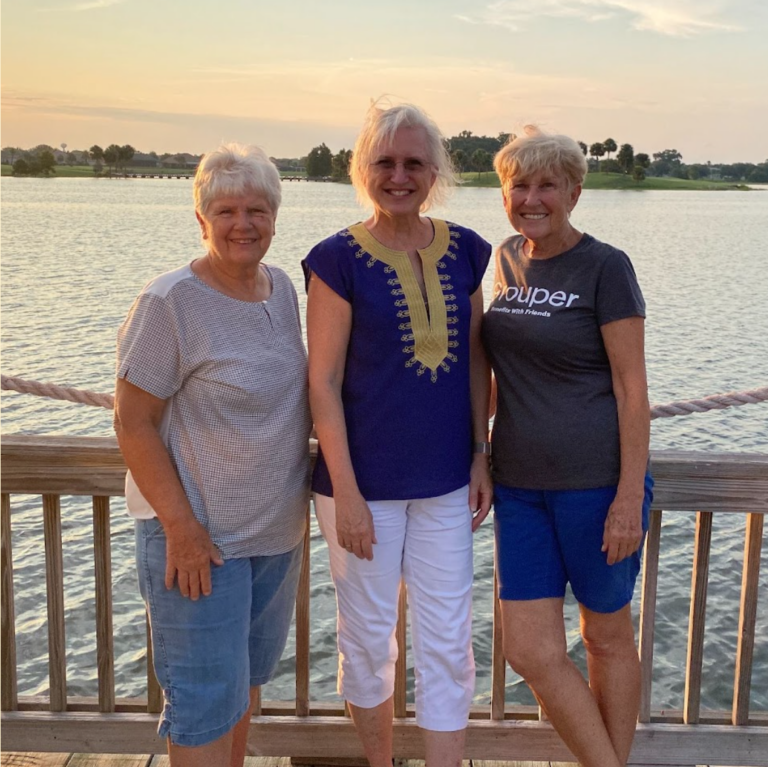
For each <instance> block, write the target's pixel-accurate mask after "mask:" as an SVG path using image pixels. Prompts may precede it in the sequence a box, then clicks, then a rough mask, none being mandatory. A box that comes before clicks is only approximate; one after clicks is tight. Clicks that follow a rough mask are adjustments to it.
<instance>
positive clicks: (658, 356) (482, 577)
mask: <svg viewBox="0 0 768 767" xmlns="http://www.w3.org/2000/svg"><path fill="white" fill-rule="evenodd" d="M0 191H2V255H3V259H2V355H3V372H4V373H5V374H6V375H16V376H20V377H23V378H29V379H34V380H39V381H46V382H56V383H60V384H64V385H70V386H76V387H78V388H84V389H92V390H95V391H104V392H107V391H112V389H113V380H112V379H113V371H114V340H115V332H116V329H117V327H118V325H119V324H120V322H121V321H122V319H123V317H124V316H125V314H126V312H127V311H128V308H129V307H130V305H131V302H132V301H133V299H134V297H135V296H136V294H137V293H138V291H139V290H140V289H141V287H142V286H143V285H144V284H145V283H146V282H147V280H149V279H150V278H151V277H153V276H155V275H157V274H159V273H161V272H163V271H166V270H169V269H172V268H175V267H176V266H179V265H180V264H182V263H185V262H187V261H189V260H191V259H192V258H194V257H196V256H198V255H200V254H201V252H202V248H201V244H200V240H199V234H198V227H197V224H196V222H195V218H194V213H193V209H192V195H191V182H189V181H185V180H163V181H159V180H139V179H137V180H95V179H55V180H43V179H14V178H3V179H2V185H1V187H0ZM283 194H284V202H283V206H282V209H281V212H280V215H279V217H278V221H277V236H276V237H275V239H274V241H273V244H272V247H271V249H270V252H269V254H268V256H267V259H266V260H267V261H268V262H270V263H274V264H277V265H279V266H281V267H282V268H283V269H285V270H286V271H287V272H288V274H289V275H290V276H291V277H292V278H293V280H294V282H295V284H296V286H297V288H298V289H299V296H300V299H299V300H300V302H301V303H302V309H303V305H304V297H303V291H302V289H301V286H302V276H301V267H300V260H301V258H302V257H303V256H304V255H305V254H306V252H307V251H308V250H309V248H310V247H311V246H312V245H314V244H315V243H316V242H317V241H318V240H320V239H322V238H323V237H326V236H327V235H329V234H331V233H333V232H335V231H337V230H338V229H341V228H342V227H344V226H346V225H348V224H350V223H352V222H354V221H357V220H359V219H360V218H361V217H363V214H362V212H361V211H360V209H359V208H358V207H357V205H356V203H355V199H354V193H353V190H352V189H351V187H348V186H342V185H335V184H306V183H286V184H285V185H284V190H283ZM434 213H435V215H437V216H442V217H445V218H449V219H450V220H453V221H456V222H457V223H460V224H463V225H465V226H469V227H471V228H473V229H475V230H476V231H478V232H479V233H480V234H482V235H483V236H484V237H485V238H486V239H487V240H489V241H490V242H492V243H494V244H498V243H499V242H500V241H501V240H502V239H504V238H505V237H507V236H508V235H509V234H510V227H509V224H508V222H507V220H506V217H505V215H504V211H503V209H502V206H501V199H500V192H499V190H494V189H461V190H458V191H457V193H456V194H455V195H454V197H453V198H452V200H451V202H450V204H449V205H448V206H447V207H446V208H445V209H442V210H437V211H434ZM573 221H574V223H575V225H576V226H577V227H578V228H580V229H583V230H585V231H587V232H589V233H590V234H592V235H594V236H596V237H598V238H600V239H603V240H606V241H608V242H610V243H612V244H613V245H616V246H617V247H620V248H622V249H623V250H625V251H626V252H627V253H629V254H630V257H631V258H632V261H633V263H634V265H635V268H636V271H637V274H638V277H639V279H640V283H641V285H642V287H643V290H644V293H645V297H646V301H647V305H648V322H647V358H648V376H649V386H650V394H651V401H652V402H654V403H663V402H669V401H672V400H678V399H690V398H694V397H701V396H705V395H708V394H715V393H718V392H726V391H733V390H745V389H752V388H757V387H760V386H765V385H767V384H768V311H767V310H766V307H767V306H768V277H766V267H765V263H764V261H765V258H766V253H768V194H766V193H764V192H757V191H755V192H619V191H616V192H611V191H587V192H584V193H583V195H582V198H581V201H580V202H579V205H578V207H577V208H576V210H575V211H574V214H573ZM484 284H485V286H486V289H487V290H486V296H488V295H489V294H490V288H491V284H492V270H489V272H488V274H487V276H486V280H485V283H484ZM2 416H3V433H6V434H8V433H17V432H24V433H35V434H67V435H93V436H105V435H110V434H111V433H112V430H111V414H110V412H108V411H106V410H103V409H101V408H93V407H86V406H84V405H74V404H70V403H59V402H55V401H52V400H47V399H41V398H37V397H32V396H28V395H19V394H15V393H8V392H3V394H2ZM767 423H768V406H766V405H757V406H747V407H743V408H739V409H731V410H727V411H722V412H710V413H707V414H703V415H691V416H687V417H684V418H674V419H663V420H657V421H655V422H654V423H653V429H652V438H651V442H652V447H653V448H656V449H663V448H674V449H681V450H700V451H710V452H711V451H727V452H738V451H750V452H761V453H766V452H768V428H767ZM113 504H114V508H115V514H114V519H113V528H112V545H113V553H112V562H113V592H114V607H115V618H114V635H115V654H116V665H117V669H116V672H117V694H118V695H119V696H132V695H140V694H142V690H143V689H144V681H143V680H144V617H143V607H142V605H141V603H140V600H139V598H138V592H137V586H136V579H135V574H134V564H133V559H132V546H133V541H132V523H131V522H130V521H129V520H128V519H127V517H125V516H123V515H122V514H121V510H122V508H123V507H122V500H121V499H115V500H114V502H113ZM63 509H64V513H63V537H64V567H65V573H66V582H65V596H66V628H67V663H68V669H69V692H70V694H82V695H94V694H95V693H96V689H97V688H96V657H95V628H94V611H93V567H92V564H91V562H92V532H91V510H90V504H89V502H88V501H87V500H86V499H66V500H65V502H64V504H63ZM693 525H694V517H693V515H692V514H674V515H673V514H667V515H665V517H664V524H663V529H662V552H663V553H662V557H661V564H660V577H659V598H658V613H657V639H656V654H655V658H654V664H655V665H654V668H655V674H654V689H653V706H654V707H658V708H662V707H663V708H679V707H680V706H681V702H682V694H683V689H684V667H685V648H686V641H685V636H686V632H687V614H688V603H689V592H690V577H691V560H692V543H693ZM714 526H715V529H714V535H713V544H712V561H711V565H710V596H709V602H708V607H707V634H706V641H705V658H704V665H705V673H704V679H705V681H706V683H705V688H704V690H703V697H702V705H703V707H704V708H713V709H729V708H730V704H731V694H732V688H733V673H734V648H735V646H736V635H737V628H738V595H739V591H740V586H741V562H742V557H743V540H744V539H743V533H744V517H743V516H741V515H716V517H715V525H714ZM766 540H767V541H768V539H766ZM13 546H14V569H15V573H16V584H17V586H16V615H17V624H16V626H17V633H18V659H19V664H20V668H19V692H20V693H22V694H43V693H45V692H46V691H47V688H48V679H47V633H46V632H47V629H46V614H45V607H44V604H45V601H44V554H43V545H42V513H41V501H40V499H39V498H31V497H28V498H18V497H15V498H14V502H13ZM766 559H768V542H764V545H763V560H764V561H766ZM475 562H476V590H475V606H476V609H475V651H476V656H477V665H478V679H477V694H476V702H478V703H484V702H488V701H489V699H490V646H491V632H490V616H491V611H492V601H491V574H492V530H491V525H490V524H486V525H484V526H483V527H482V528H481V530H480V531H479V532H478V534H477V536H476V542H475ZM767 573H768V567H765V566H764V567H763V573H762V575H761V581H760V594H761V601H760V604H759V607H758V623H757V633H756V636H757V647H756V652H755V658H754V676H753V685H752V706H753V708H755V709H762V710H766V709H768V641H767V640H766V637H768V607H767V605H768V594H767V592H766V589H767V588H768V575H767ZM311 577H312V585H311V590H312V639H311V648H312V659H311V660H312V664H311V666H312V676H311V695H312V697H313V698H314V699H319V700H334V699H336V694H335V671H336V656H335V619H334V604H333V594H332V588H331V584H330V579H329V576H328V568H327V558H326V556H325V553H324V544H323V543H322V540H321V539H320V537H319V534H318V533H317V529H316V527H313V534H312V576H311ZM567 627H568V641H569V646H570V647H571V648H572V651H573V654H574V657H575V658H576V659H577V662H579V663H580V664H582V665H583V653H582V651H581V648H580V645H579V642H578V626H577V620H576V611H575V606H574V605H573V604H572V603H569V605H568V615H567ZM292 653H293V639H292V638H291V639H290V640H289V646H288V648H287V650H286V654H285V656H284V658H283V660H282V661H281V666H280V670H279V671H280V673H279V675H278V678H277V679H275V681H273V682H272V683H270V685H268V687H267V689H266V690H265V691H264V695H265V698H267V699H292V698H293V687H292V684H293V683H292V676H291V673H292V664H293V659H292ZM507 687H508V691H507V700H508V701H509V702H515V703H518V702H519V703H532V702H533V698H532V696H531V695H530V693H529V692H528V690H527V688H526V687H525V685H524V684H521V683H520V680H519V679H518V678H517V677H516V676H514V675H513V674H512V673H511V671H509V670H508V672H507Z"/></svg>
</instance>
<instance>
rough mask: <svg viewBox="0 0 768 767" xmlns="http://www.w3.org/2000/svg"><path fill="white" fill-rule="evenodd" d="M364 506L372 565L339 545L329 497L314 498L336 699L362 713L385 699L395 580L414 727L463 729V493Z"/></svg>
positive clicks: (467, 609) (466, 546) (466, 560)
mask: <svg viewBox="0 0 768 767" xmlns="http://www.w3.org/2000/svg"><path fill="white" fill-rule="evenodd" d="M368 507H369V508H370V510H371V513H372V514H373V524H374V529H375V531H376V540H377V543H376V544H375V545H374V546H373V560H372V561H370V562H369V561H368V560H367V559H358V558H357V557H356V556H355V555H354V554H352V553H350V552H348V551H347V550H346V549H344V548H342V547H341V546H339V543H338V540H337V538H336V506H335V504H334V501H333V498H329V497H328V496H325V495H318V494H315V512H316V514H317V521H318V523H319V525H320V531H321V532H322V534H323V537H324V538H325V540H326V542H327V543H328V552H329V557H330V564H331V577H332V578H333V582H334V585H335V587H336V601H337V606H338V624H337V628H338V644H339V679H338V691H339V694H340V695H342V696H343V697H344V698H345V699H346V700H348V701H349V702H350V703H351V704H352V705H354V706H359V707H360V708H373V707H375V706H378V705H379V704H381V703H384V701H386V700H387V699H388V698H389V697H391V696H392V694H393V692H394V689H395V661H396V660H397V639H396V637H395V628H396V626H397V602H398V594H399V587H400V578H401V577H402V578H404V579H405V583H406V585H407V587H408V608H409V610H410V616H411V636H412V641H413V656H414V668H415V672H416V723H417V724H418V725H419V726H420V727H423V728H425V729H427V730H438V731H443V732H450V731H453V730H462V729H464V728H465V727H466V726H467V718H468V716H469V707H470V704H471V702H472V696H473V694H474V689H475V661H474V656H473V653H472V574H473V573H472V513H471V511H470V509H469V489H468V488H467V487H463V488H461V489H460V490H456V491H454V492H452V493H448V494H447V495H441V496H438V497H436V498H419V499H416V500H410V501H369V502H368Z"/></svg>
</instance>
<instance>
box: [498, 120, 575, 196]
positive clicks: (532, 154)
mask: <svg viewBox="0 0 768 767" xmlns="http://www.w3.org/2000/svg"><path fill="white" fill-rule="evenodd" d="M493 168H494V170H495V171H496V174H497V175H498V177H499V179H500V180H501V186H502V188H505V187H506V186H507V184H508V183H509V182H510V181H511V180H512V179H513V178H527V177H529V176H532V175H533V174H535V173H538V172H540V171H554V172H555V173H558V174H560V173H561V174H562V175H564V176H565V178H566V179H567V180H568V184H569V186H570V187H571V188H573V187H575V186H577V185H579V184H582V183H583V182H584V176H586V175H587V158H586V157H584V153H583V152H582V151H581V147H580V146H579V145H578V144H577V143H576V142H575V141H574V140H573V139H572V138H569V137H568V136H562V135H558V134H552V133H544V132H543V131H542V130H540V129H539V128H538V127H537V126H536V125H526V126H525V127H524V128H523V135H522V136H515V135H514V134H513V135H511V136H510V137H509V141H508V142H507V144H506V145H505V146H503V147H502V148H501V149H500V150H499V151H498V152H497V154H496V157H495V158H494V160H493Z"/></svg>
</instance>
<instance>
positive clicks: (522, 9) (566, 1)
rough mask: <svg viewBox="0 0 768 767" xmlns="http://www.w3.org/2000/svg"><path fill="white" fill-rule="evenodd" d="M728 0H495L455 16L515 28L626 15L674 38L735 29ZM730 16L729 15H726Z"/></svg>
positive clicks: (637, 23)
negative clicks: (541, 22)
mask: <svg viewBox="0 0 768 767" xmlns="http://www.w3.org/2000/svg"><path fill="white" fill-rule="evenodd" d="M732 5H734V3H733V2H730V3H729V2H728V0H704V1H703V2H696V0H537V2H536V3H530V2H529V0H496V2H493V3H491V4H490V5H489V6H487V7H486V8H485V9H484V10H483V11H482V12H481V13H480V14H479V15H476V16H467V15H461V16H457V17H456V18H458V19H459V20H460V21H464V22H467V23H470V24H491V25H495V26H501V27H505V28H506V29H509V30H512V31H515V32H516V31H518V30H519V29H521V27H523V26H524V25H525V22H527V21H529V20H531V19H534V18H536V17H546V18H559V19H577V20H581V21H586V22H591V23H594V22H600V21H605V20H607V19H611V18H622V17H628V18H629V19H630V21H631V26H632V27H633V28H634V29H637V30H640V31H644V32H645V31H647V32H656V33H658V34H662V35H670V36H673V37H690V36H693V35H697V34H701V33H704V32H714V31H729V32H730V31H736V30H739V29H741V27H739V26H737V25H734V24H731V23H729V22H727V21H726V20H725V16H726V14H725V11H726V8H727V7H729V6H732ZM729 15H731V14H729Z"/></svg>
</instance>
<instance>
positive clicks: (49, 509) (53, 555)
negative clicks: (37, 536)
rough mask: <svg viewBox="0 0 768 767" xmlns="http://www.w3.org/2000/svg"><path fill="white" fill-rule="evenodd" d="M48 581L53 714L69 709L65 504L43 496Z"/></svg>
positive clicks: (49, 658) (46, 574)
mask: <svg viewBox="0 0 768 767" xmlns="http://www.w3.org/2000/svg"><path fill="white" fill-rule="evenodd" d="M43 532H44V538H45V580H46V586H47V592H48V675H49V678H50V686H51V689H50V699H51V711H66V710H67V654H66V642H65V632H64V561H63V556H62V551H61V504H60V499H59V496H58V495H49V494H46V495H44V496H43Z"/></svg>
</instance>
